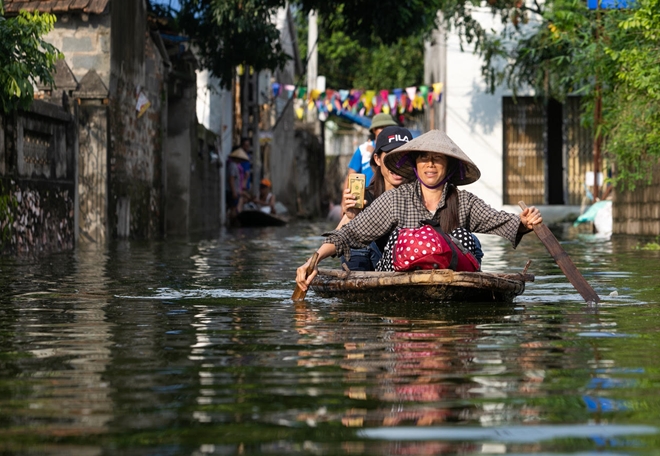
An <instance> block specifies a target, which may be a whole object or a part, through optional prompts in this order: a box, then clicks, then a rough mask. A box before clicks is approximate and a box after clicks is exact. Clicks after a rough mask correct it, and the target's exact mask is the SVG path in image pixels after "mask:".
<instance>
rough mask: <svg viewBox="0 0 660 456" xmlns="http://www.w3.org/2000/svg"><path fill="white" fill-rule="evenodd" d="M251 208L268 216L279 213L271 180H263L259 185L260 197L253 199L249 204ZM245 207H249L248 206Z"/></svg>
mask: <svg viewBox="0 0 660 456" xmlns="http://www.w3.org/2000/svg"><path fill="white" fill-rule="evenodd" d="M248 204H249V205H250V208H254V209H257V210H260V211H261V212H265V213H266V214H273V215H275V214H276V213H277V211H276V210H275V195H273V192H272V184H271V183H270V180H269V179H261V182H260V183H259V197H258V198H254V197H253V198H251V200H250V202H249V203H248ZM245 207H248V206H247V205H246V206H245Z"/></svg>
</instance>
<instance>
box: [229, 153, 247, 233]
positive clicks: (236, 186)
mask: <svg viewBox="0 0 660 456" xmlns="http://www.w3.org/2000/svg"><path fill="white" fill-rule="evenodd" d="M227 158H228V160H227V188H226V190H225V197H226V201H227V210H228V211H229V220H234V219H235V218H236V216H237V215H238V213H239V212H240V211H241V210H242V209H243V201H244V198H245V196H246V195H247V193H246V192H245V191H244V188H245V170H244V169H243V167H242V166H241V164H242V163H244V162H249V161H250V157H248V155H247V154H246V153H245V151H244V150H243V149H242V148H240V147H237V148H236V149H234V150H233V151H232V153H230V154H229V157H227Z"/></svg>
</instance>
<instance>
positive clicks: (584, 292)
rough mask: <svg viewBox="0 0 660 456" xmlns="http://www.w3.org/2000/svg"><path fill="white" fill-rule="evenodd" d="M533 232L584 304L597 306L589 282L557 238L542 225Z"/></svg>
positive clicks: (596, 297)
mask: <svg viewBox="0 0 660 456" xmlns="http://www.w3.org/2000/svg"><path fill="white" fill-rule="evenodd" d="M518 204H519V205H520V207H521V208H522V210H523V211H524V210H525V209H527V205H526V204H525V203H524V202H522V201H519V202H518ZM534 232H535V233H536V235H537V236H538V238H539V239H540V240H541V242H542V243H543V245H544V246H545V248H546V249H547V250H548V253H550V255H551V256H552V258H553V259H554V260H555V263H557V265H558V266H559V267H560V268H561V270H562V271H563V272H564V275H565V276H566V278H567V279H568V280H569V282H571V283H572V284H573V286H574V287H575V289H576V290H577V291H578V293H580V295H581V296H582V298H584V300H585V301H586V302H593V303H594V304H597V303H598V302H599V301H600V298H599V297H598V294H597V293H596V291H595V290H594V289H593V288H591V285H589V282H587V281H586V280H585V278H584V277H582V274H580V271H578V269H577V268H576V267H575V264H574V263H573V260H571V258H570V257H569V256H568V254H567V253H566V252H565V251H564V249H562V248H561V245H559V242H558V241H557V238H556V237H555V235H554V234H552V231H550V228H548V227H547V226H545V224H544V223H540V224H538V225H534Z"/></svg>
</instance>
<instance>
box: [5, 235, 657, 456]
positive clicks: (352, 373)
mask: <svg viewBox="0 0 660 456" xmlns="http://www.w3.org/2000/svg"><path fill="white" fill-rule="evenodd" d="M325 228H326V227H322V226H320V225H318V224H317V225H314V224H306V225H300V226H293V227H288V228H286V229H266V230H238V231H235V232H230V231H223V232H221V233H219V235H218V236H217V237H214V238H211V239H168V240H167V241H166V242H153V243H141V242H118V243H116V244H113V245H112V246H110V248H108V249H101V250H99V249H80V250H78V251H76V252H75V253H73V254H63V255H54V256H52V257H49V258H48V259H47V260H45V261H38V262H37V261H34V262H28V263H19V262H16V261H13V260H11V259H1V260H0V270H1V271H2V275H0V289H1V290H2V296H0V366H1V369H0V412H1V413H0V449H2V451H4V452H8V453H12V452H14V453H21V452H24V449H25V448H31V449H32V450H34V452H37V453H49V452H52V453H68V452H70V453H80V452H83V451H84V452H90V453H101V452H103V453H110V454H113V453H118V454H145V453H150V454H151V453H153V454H164V453H167V454H310V453H314V454H445V453H454V454H455V453H478V452H482V453H491V454H492V453H506V452H509V453H514V452H518V453H525V452H527V453H529V452H541V451H543V452H546V453H560V452H575V451H585V452H589V451H594V450H603V449H607V448H613V449H616V450H617V451H618V450H622V449H623V450H626V451H627V450H629V449H631V448H634V449H636V450H637V449H642V451H643V450H645V449H652V448H656V447H658V446H660V442H658V437H657V435H658V433H657V428H658V427H659V426H660V425H659V423H658V419H657V417H656V414H655V413H654V412H652V411H654V410H656V408H657V406H658V404H657V402H658V400H657V399H656V398H655V397H656V396H655V394H654V393H655V388H654V385H655V384H656V381H655V380H656V379H655V377H656V374H655V372H657V371H658V364H660V363H659V362H658V360H657V359H656V357H655V356H653V353H655V352H656V351H657V350H655V349H656V348H657V346H658V345H659V343H660V341H659V340H658V336H657V328H656V324H655V322H656V321H657V317H658V310H657V308H658V306H655V305H648V304H647V303H653V304H657V303H658V302H659V301H658V299H657V296H658V293H657V291H658V287H659V286H660V284H659V283H658V279H657V277H659V276H660V274H658V273H659V272H660V271H659V269H660V266H659V264H660V262H658V261H655V262H654V260H657V259H658V254H657V253H655V252H639V251H632V250H626V248H625V246H622V245H620V244H618V243H617V241H611V242H607V243H602V242H596V241H594V240H591V239H583V238H579V239H578V241H573V240H570V241H569V242H567V243H565V248H566V249H567V251H569V253H570V254H571V256H572V258H573V259H574V262H575V263H576V265H578V267H579V268H580V270H581V271H583V273H584V275H585V277H587V278H588V280H590V281H591V282H592V284H593V285H594V288H596V290H597V291H599V292H600V293H601V294H602V295H603V296H604V302H603V304H602V305H601V306H599V307H597V308H587V307H585V306H584V304H583V303H582V300H581V298H580V297H579V295H578V294H577V293H576V292H575V290H573V289H572V287H571V286H570V284H569V283H567V280H566V279H565V278H564V277H563V276H562V275H561V272H560V271H558V268H557V267H556V265H555V264H554V263H553V262H552V260H551V259H549V258H548V256H547V253H544V252H545V250H544V249H543V247H542V245H540V243H538V242H537V243H533V242H527V240H525V243H524V244H523V245H522V246H521V247H520V248H519V250H518V251H513V250H511V248H510V247H509V246H508V245H506V243H504V242H502V241H501V240H499V239H497V238H486V239H484V245H485V246H486V248H487V255H486V258H485V263H484V269H487V270H506V271H517V270H520V269H522V268H523V267H524V265H525V263H526V261H527V259H530V258H531V259H533V260H534V261H533V264H532V268H531V270H530V272H533V273H534V274H536V276H537V280H536V282H535V283H532V284H529V285H528V289H527V291H526V293H525V294H524V295H522V296H520V297H519V298H517V299H516V300H515V302H514V303H513V304H509V305H478V304H476V305H470V306H466V305H461V304H453V305H426V304H425V305H424V306H415V305H403V304H400V303H397V302H385V303H381V304H365V303H360V302H347V301H342V300H339V299H332V300H331V299H320V298H318V297H317V296H314V293H313V292H310V293H309V294H308V300H307V301H306V302H303V303H300V304H294V303H292V302H291V300H290V296H291V293H292V291H293V288H294V281H293V273H294V269H295V267H296V266H297V265H298V264H301V263H302V262H303V261H304V260H305V259H306V258H307V257H308V256H309V253H310V251H311V250H312V249H313V248H314V247H315V246H316V245H318V243H319V241H320V238H319V237H318V233H320V232H322V231H323V230H324V229H325ZM654 255H655V256H654ZM642 260H644V261H645V262H644V263H643V264H644V265H643V266H640V264H642ZM330 264H332V261H330ZM612 291H617V294H618V296H614V295H613V296H609V294H610V293H611V292H612ZM91 436H93V437H91ZM72 447H73V448H74V450H72V451H69V450H71V448H72Z"/></svg>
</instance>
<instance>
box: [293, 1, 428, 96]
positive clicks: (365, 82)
mask: <svg viewBox="0 0 660 456" xmlns="http://www.w3.org/2000/svg"><path fill="white" fill-rule="evenodd" d="M333 20H334V21H336V20H337V18H336V17H335V18H334V19H333ZM296 23H297V30H298V42H299V48H300V52H301V54H302V55H303V56H306V55H307V53H308V49H307V29H308V23H307V15H305V14H303V13H302V12H298V14H297V16H296ZM319 37H321V38H320V39H319V42H318V57H319V68H318V72H319V74H322V75H324V76H325V77H326V85H327V86H328V87H331V88H335V89H342V88H343V89H350V88H354V87H355V88H370V89H387V88H394V87H408V86H412V85H418V84H421V83H422V78H423V76H424V39H423V35H420V34H418V35H415V36H410V37H403V38H398V39H397V40H396V41H395V42H394V43H392V44H389V45H387V44H384V43H383V42H382V41H381V40H378V39H374V40H372V41H371V42H369V43H367V44H361V43H360V41H359V40H358V39H357V38H353V37H351V36H349V35H347V34H346V33H345V32H343V31H342V30H341V29H340V30H336V31H332V29H331V28H330V27H329V26H328V20H326V18H324V17H319Z"/></svg>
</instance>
